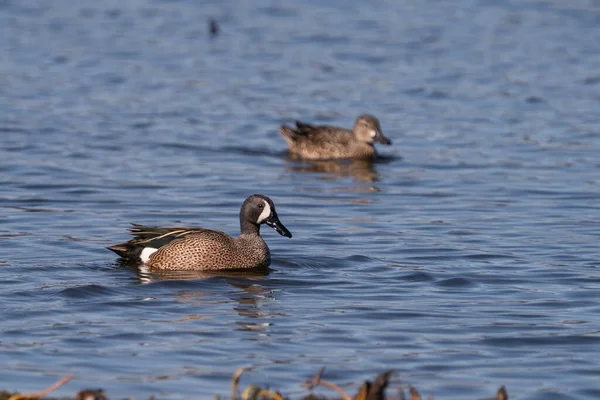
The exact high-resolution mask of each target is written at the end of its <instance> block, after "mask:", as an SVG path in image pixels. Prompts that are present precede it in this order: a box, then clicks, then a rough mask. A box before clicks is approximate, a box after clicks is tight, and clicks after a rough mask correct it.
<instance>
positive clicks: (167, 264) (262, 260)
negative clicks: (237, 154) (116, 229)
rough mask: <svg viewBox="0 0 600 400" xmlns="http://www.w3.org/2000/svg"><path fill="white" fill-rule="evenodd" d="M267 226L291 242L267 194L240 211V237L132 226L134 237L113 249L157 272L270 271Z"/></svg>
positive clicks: (246, 203) (198, 229) (201, 230)
mask: <svg viewBox="0 0 600 400" xmlns="http://www.w3.org/2000/svg"><path fill="white" fill-rule="evenodd" d="M262 224H265V225H267V226H269V227H271V228H273V229H274V230H275V231H276V232H277V233H279V234H280V235H282V236H286V237H288V238H291V237H292V233H291V232H290V231H289V230H288V229H287V228H286V227H285V226H284V225H283V224H282V223H281V221H280V220H279V217H278V216H277V211H276V210H275V204H274V203H273V201H272V200H271V199H270V198H269V197H267V196H265V195H262V194H253V195H251V196H249V197H248V198H247V199H246V200H245V201H244V203H243V204H242V207H241V209H240V235H239V236H238V237H232V236H230V235H228V234H227V233H225V232H222V231H218V230H212V229H205V228H201V227H194V228H187V227H160V226H145V225H140V224H131V225H132V226H131V228H130V229H129V232H130V234H131V235H133V236H134V238H133V239H131V240H129V241H127V242H124V243H119V244H116V245H114V246H110V247H107V249H109V250H111V251H113V252H115V253H116V254H117V255H119V256H120V257H121V258H122V259H123V260H124V261H126V262H135V263H137V264H143V265H144V266H146V267H149V268H150V269H155V270H195V271H215V270H234V269H249V268H266V267H268V266H269V265H270V264H271V253H270V251H269V247H268V246H267V244H266V243H265V241H264V240H263V238H262V237H261V236H260V226H261V225H262Z"/></svg>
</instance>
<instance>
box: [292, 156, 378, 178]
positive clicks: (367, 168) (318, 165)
mask: <svg viewBox="0 0 600 400" xmlns="http://www.w3.org/2000/svg"><path fill="white" fill-rule="evenodd" d="M289 157H290V159H291V160H294V161H296V160H298V161H301V162H302V164H296V163H294V165H292V166H290V167H288V168H287V170H288V171H294V172H317V173H323V174H329V175H330V176H331V179H338V178H346V177H352V178H354V179H356V180H357V181H359V182H366V183H373V182H377V181H378V180H379V174H378V173H377V170H376V169H375V165H374V164H375V163H374V162H373V160H369V159H343V160H306V159H298V157H296V156H295V155H294V154H292V153H289Z"/></svg>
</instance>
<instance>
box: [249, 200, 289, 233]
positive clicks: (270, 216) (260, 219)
mask: <svg viewBox="0 0 600 400" xmlns="http://www.w3.org/2000/svg"><path fill="white" fill-rule="evenodd" d="M247 223H251V224H253V225H255V226H257V227H258V226H260V225H261V224H267V225H268V226H270V227H271V228H273V229H275V230H276V231H277V233H279V234H280V235H281V236H287V237H289V238H291V237H292V234H291V232H290V231H288V230H287V228H286V227H285V226H283V224H282V223H281V221H279V217H277V211H275V204H273V201H271V199H270V198H268V197H267V196H263V195H262V194H253V195H252V196H250V197H248V198H247V199H246V201H244V204H242V209H241V210H240V224H241V228H242V233H244V225H245V224H247Z"/></svg>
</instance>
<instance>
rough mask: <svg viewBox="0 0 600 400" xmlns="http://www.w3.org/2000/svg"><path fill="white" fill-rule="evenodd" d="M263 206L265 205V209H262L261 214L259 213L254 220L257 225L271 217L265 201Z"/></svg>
mask: <svg viewBox="0 0 600 400" xmlns="http://www.w3.org/2000/svg"><path fill="white" fill-rule="evenodd" d="M263 204H264V205H265V208H264V209H263V212H261V213H260V215H259V216H258V219H257V220H256V223H257V224H262V223H263V222H265V220H266V219H267V218H269V217H270V216H271V206H270V205H269V203H267V202H266V201H265V200H263Z"/></svg>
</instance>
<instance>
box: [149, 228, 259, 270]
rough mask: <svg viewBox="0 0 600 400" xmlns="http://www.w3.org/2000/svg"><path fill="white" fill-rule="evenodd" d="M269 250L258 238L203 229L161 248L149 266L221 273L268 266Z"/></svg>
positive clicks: (154, 254) (152, 257)
mask: <svg viewBox="0 0 600 400" xmlns="http://www.w3.org/2000/svg"><path fill="white" fill-rule="evenodd" d="M269 264H270V254H269V248H268V247H267V245H266V243H265V242H264V240H263V239H262V238H261V237H260V236H259V235H252V237H251V238H244V237H243V236H242V237H238V238H233V237H231V236H229V235H228V234H226V233H225V232H221V231H215V230H204V231H201V232H195V233H191V234H188V235H186V236H184V237H181V238H178V239H175V240H173V241H172V242H170V243H169V244H167V245H166V246H163V247H161V248H160V249H158V250H157V251H156V252H155V253H153V254H152V255H151V256H150V259H149V260H148V261H147V262H146V265H148V266H150V267H152V268H156V269H168V270H185V269H189V270H219V269H242V268H258V267H266V266H268V265H269Z"/></svg>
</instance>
